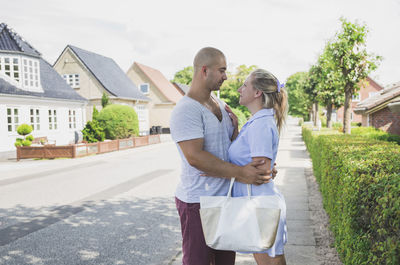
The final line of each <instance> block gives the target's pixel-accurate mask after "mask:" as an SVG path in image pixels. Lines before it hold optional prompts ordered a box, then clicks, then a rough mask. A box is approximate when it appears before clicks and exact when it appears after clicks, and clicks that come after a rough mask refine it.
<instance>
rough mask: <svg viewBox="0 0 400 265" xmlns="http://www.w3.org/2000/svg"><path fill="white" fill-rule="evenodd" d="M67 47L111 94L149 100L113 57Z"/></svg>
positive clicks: (70, 46)
mask: <svg viewBox="0 0 400 265" xmlns="http://www.w3.org/2000/svg"><path fill="white" fill-rule="evenodd" d="M67 47H69V48H70V49H71V50H72V51H73V52H74V53H75V54H76V55H77V56H78V58H79V59H80V60H81V61H82V63H83V64H84V65H85V66H86V67H87V69H88V70H89V71H90V72H91V73H92V74H93V75H94V76H95V77H96V79H97V80H98V81H99V82H100V83H101V84H102V85H103V87H104V88H105V89H106V90H108V91H109V92H110V93H111V94H112V95H114V96H116V97H121V98H130V99H135V100H144V101H149V100H150V99H149V98H148V97H146V96H145V95H143V93H142V92H140V91H139V89H138V88H137V87H136V85H135V84H134V83H133V82H132V81H131V80H130V79H129V78H128V76H127V75H126V74H125V73H124V71H122V69H121V68H120V67H119V66H118V65H117V63H116V62H115V61H114V60H113V59H111V58H108V57H105V56H103V55H100V54H96V53H93V52H90V51H86V50H83V49H81V48H78V47H75V46H72V45H68V46H67Z"/></svg>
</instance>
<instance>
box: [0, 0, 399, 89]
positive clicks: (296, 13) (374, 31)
mask: <svg viewBox="0 0 400 265" xmlns="http://www.w3.org/2000/svg"><path fill="white" fill-rule="evenodd" d="M0 6H1V7H2V8H1V11H0V12H1V18H2V19H3V21H2V22H6V23H8V24H9V26H10V27H12V28H14V29H15V30H16V31H17V32H18V33H19V34H20V35H22V36H23V37H25V38H26V39H27V41H28V42H30V43H31V44H32V45H33V46H34V47H35V48H36V49H38V50H39V51H40V52H41V53H42V54H43V57H44V58H45V59H47V60H48V61H49V62H50V63H53V62H54V61H55V60H56V59H57V57H58V55H59V54H60V53H61V51H62V50H63V49H64V47H65V46H66V45H67V44H73V45H76V46H78V47H80V48H83V49H87V50H90V51H93V52H97V53H100V54H102V55H104V56H108V57H111V58H113V59H114V60H115V61H116V62H117V63H118V64H119V65H120V66H121V68H122V69H124V70H127V69H128V67H130V65H131V64H132V63H133V62H134V61H138V62H140V63H143V64H147V65H149V66H151V67H154V68H157V69H159V70H160V71H161V72H163V73H164V74H165V75H166V76H167V78H172V77H173V74H174V73H175V72H176V71H178V70H180V69H182V68H183V67H185V66H187V65H190V64H191V63H192V60H193V56H194V54H195V53H196V51H197V50H198V49H200V48H201V47H204V46H214V47H217V48H220V49H221V50H222V51H223V52H224V53H225V54H226V56H227V59H228V62H229V66H230V67H231V69H230V70H234V69H232V67H235V66H238V65H240V64H247V65H252V64H255V65H258V66H260V67H264V68H268V69H269V70H271V71H272V72H274V73H275V74H276V75H277V76H278V78H280V79H281V80H284V79H286V78H287V77H288V76H289V75H291V74H293V73H295V72H297V71H306V70H308V68H309V67H310V65H311V64H312V63H314V62H315V61H316V58H317V55H318V54H319V53H320V52H321V51H322V49H323V47H324V44H325V42H326V41H327V39H329V38H332V37H333V36H334V34H335V32H336V31H338V30H339V29H340V22H339V18H340V17H341V16H344V17H346V18H348V19H349V20H350V21H355V20H358V21H359V22H365V23H366V24H367V26H368V28H369V29H370V33H369V35H368V38H367V44H368V50H369V51H371V52H375V53H377V54H379V55H382V56H383V57H384V58H385V59H384V61H383V62H382V64H381V66H380V67H379V69H378V71H376V72H375V73H373V74H372V76H373V77H376V78H377V81H378V82H380V83H382V84H389V83H393V82H396V81H400V66H399V63H398V62H399V61H400V49H399V47H400V36H399V35H398V34H397V28H398V27H399V26H400V1H398V0H384V1H374V0H367V1H362V0H352V1H349V0H337V1H328V0H301V1H300V0H297V1H289V0H286V1H280V0H279V1H278V0H249V1H241V0H231V1H228V0H220V1H218V0H203V1H195V0H186V1H185V0H169V1H163V0H147V1H143V0H126V1H123V0H114V1H105V0H101V1H93V0H90V1H79V0H70V1H68V2H65V1H60V0H37V1H30V0H14V1H9V0H0Z"/></svg>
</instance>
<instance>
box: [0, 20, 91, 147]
mask: <svg viewBox="0 0 400 265" xmlns="http://www.w3.org/2000/svg"><path fill="white" fill-rule="evenodd" d="M86 104H87V100H86V99H85V98H83V97H82V96H80V95H79V94H78V93H76V92H75V91H74V90H73V89H72V88H71V87H70V86H69V85H68V84H67V83H66V82H65V80H64V79H63V78H62V77H61V76H60V75H59V74H58V73H57V72H56V71H55V70H54V69H53V68H52V66H51V65H50V64H49V63H48V62H46V61H45V60H44V59H43V58H42V56H41V54H40V53H39V52H38V51H37V50H36V49H34V48H33V47H32V46H31V45H30V44H29V43H28V42H26V41H25V40H24V39H23V38H21V37H20V36H19V35H18V34H17V33H16V32H14V31H13V30H12V29H11V28H9V27H8V26H7V25H6V24H4V23H2V24H0V152H1V151H11V150H15V147H14V142H15V139H16V138H17V137H20V136H19V135H18V134H17V127H18V126H19V125H20V124H22V123H27V124H30V125H32V127H33V129H34V130H33V132H32V135H33V136H34V137H43V136H46V137H47V138H48V139H49V140H52V141H55V142H56V144H57V145H63V144H70V143H74V142H75V139H76V134H77V133H76V132H78V131H81V130H82V129H83V127H84V126H85V123H86V120H85V117H86V113H85V106H86Z"/></svg>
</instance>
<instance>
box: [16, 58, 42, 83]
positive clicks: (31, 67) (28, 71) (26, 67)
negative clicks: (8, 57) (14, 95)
mask: <svg viewBox="0 0 400 265" xmlns="http://www.w3.org/2000/svg"><path fill="white" fill-rule="evenodd" d="M21 61H22V69H23V71H22V72H23V84H22V85H23V87H24V88H33V89H40V88H41V86H40V63H39V60H37V59H33V58H28V57H22V59H21Z"/></svg>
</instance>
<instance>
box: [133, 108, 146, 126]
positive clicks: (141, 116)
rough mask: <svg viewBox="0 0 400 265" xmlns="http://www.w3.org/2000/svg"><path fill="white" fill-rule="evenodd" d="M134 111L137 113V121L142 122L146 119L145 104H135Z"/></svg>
mask: <svg viewBox="0 0 400 265" xmlns="http://www.w3.org/2000/svg"><path fill="white" fill-rule="evenodd" d="M135 111H136V113H137V115H138V121H139V122H140V121H141V122H144V121H146V120H147V119H146V118H147V115H146V106H145V105H136V106H135Z"/></svg>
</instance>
